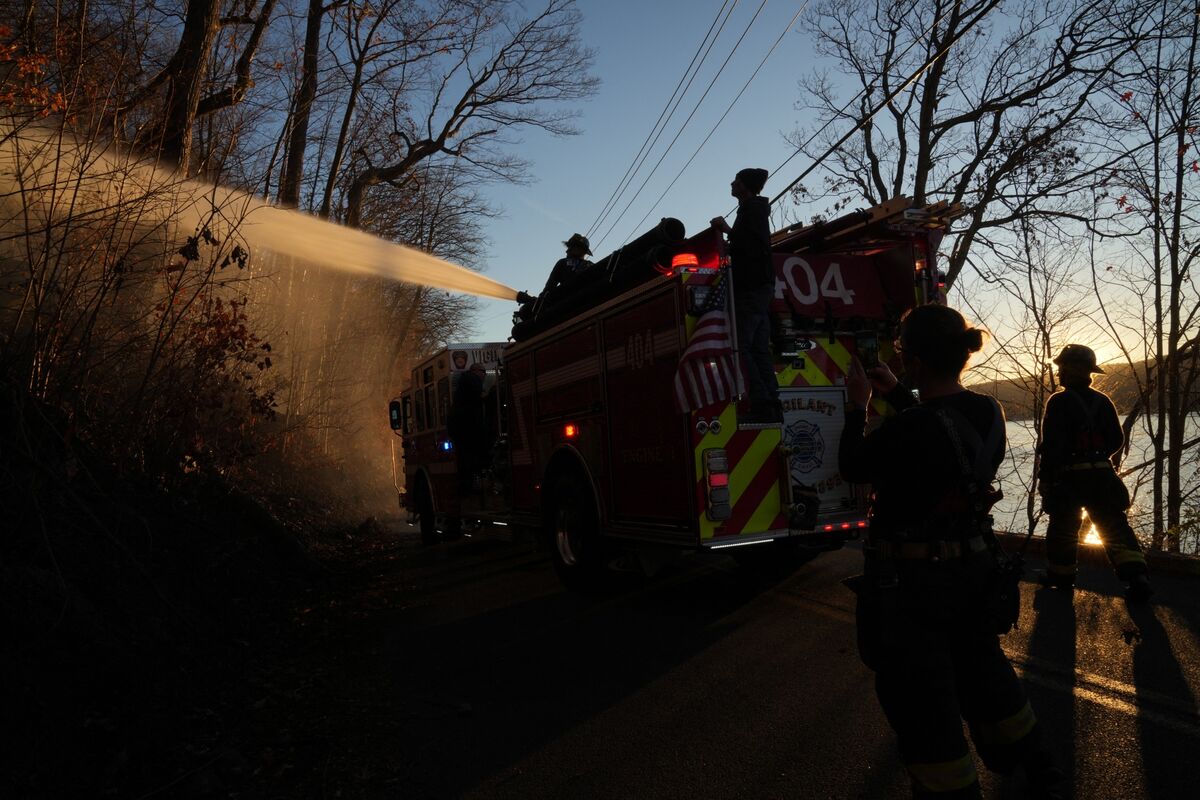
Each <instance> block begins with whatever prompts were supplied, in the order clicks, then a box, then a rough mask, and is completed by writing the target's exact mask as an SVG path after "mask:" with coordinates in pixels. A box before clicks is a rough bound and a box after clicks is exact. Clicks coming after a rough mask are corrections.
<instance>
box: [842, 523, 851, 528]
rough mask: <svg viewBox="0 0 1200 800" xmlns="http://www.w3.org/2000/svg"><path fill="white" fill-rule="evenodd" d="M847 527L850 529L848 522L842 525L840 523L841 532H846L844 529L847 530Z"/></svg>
mask: <svg viewBox="0 0 1200 800" xmlns="http://www.w3.org/2000/svg"><path fill="white" fill-rule="evenodd" d="M849 527H850V523H849V522H843V523H842V530H846V529H847V528H849Z"/></svg>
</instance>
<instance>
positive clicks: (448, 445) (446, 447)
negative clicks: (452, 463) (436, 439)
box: [442, 439, 454, 450]
mask: <svg viewBox="0 0 1200 800" xmlns="http://www.w3.org/2000/svg"><path fill="white" fill-rule="evenodd" d="M442 449H443V450H453V449H454V445H453V444H451V443H450V440H449V439H447V440H446V441H444V442H442Z"/></svg>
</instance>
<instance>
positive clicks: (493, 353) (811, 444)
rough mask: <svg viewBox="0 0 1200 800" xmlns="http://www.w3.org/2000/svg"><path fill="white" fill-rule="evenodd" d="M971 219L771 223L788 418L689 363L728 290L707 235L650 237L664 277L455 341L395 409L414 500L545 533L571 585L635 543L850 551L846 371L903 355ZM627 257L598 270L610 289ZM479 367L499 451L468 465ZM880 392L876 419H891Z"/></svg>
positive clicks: (786, 552)
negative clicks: (459, 423) (769, 414)
mask: <svg viewBox="0 0 1200 800" xmlns="http://www.w3.org/2000/svg"><path fill="white" fill-rule="evenodd" d="M957 212H958V210H957V208H955V207H947V206H945V205H944V204H938V205H933V206H928V207H924V208H919V209H918V208H913V207H912V206H911V202H910V201H909V200H908V199H907V198H896V199H894V200H891V201H889V202H887V203H885V204H883V205H881V206H877V207H875V208H872V209H868V210H866V211H860V212H855V213H854V214H850V215H847V216H845V217H841V218H839V219H837V220H833V221H831V222H826V223H821V224H814V225H810V226H793V227H791V228H787V229H784V230H781V231H779V232H777V233H776V234H774V235H773V237H772V248H773V250H774V253H775V256H774V260H775V268H776V292H775V300H774V302H773V305H772V309H771V322H772V352H773V354H774V360H775V371H776V376H777V379H778V382H779V386H780V400H781V402H782V406H783V421H782V423H777V422H775V423H772V422H762V421H761V418H759V417H751V416H749V415H748V414H746V413H744V412H745V411H746V408H745V405H744V401H743V405H742V407H741V409H739V403H738V399H737V398H736V397H734V396H731V395H732V394H733V392H732V391H731V389H733V388H734V387H733V386H731V385H730V384H731V383H732V381H731V380H730V378H731V376H730V375H729V373H728V371H726V372H722V370H721V369H718V368H717V366H718V365H717V363H716V361H715V360H714V361H712V362H711V363H710V364H709V366H711V367H713V369H712V370H710V372H709V375H710V378H712V380H710V381H708V382H706V383H704V385H698V384H697V383H696V381H695V378H694V374H693V373H689V372H688V371H687V370H686V369H684V367H685V365H687V364H688V363H689V362H690V361H691V360H692V359H694V357H695V356H694V353H693V352H691V351H689V344H690V343H691V342H692V341H693V336H694V335H696V329H697V325H698V323H700V321H701V319H702V318H703V317H704V315H705V314H706V313H707V312H708V311H710V310H711V309H712V305H713V304H712V303H711V302H710V301H711V300H712V299H713V297H712V293H713V292H717V291H731V289H729V288H728V287H727V286H726V287H722V284H721V281H722V278H723V276H724V274H725V272H726V270H725V269H723V268H722V267H721V264H720V252H719V249H717V247H715V246H714V245H715V234H714V233H713V232H711V231H706V232H705V233H702V234H700V235H698V236H695V237H692V238H691V239H680V240H678V241H672V242H669V243H668V244H666V245H659V246H656V247H655V248H652V250H651V251H649V252H651V255H652V258H650V259H649V260H648V264H649V266H647V263H646V262H647V260H646V259H643V263H642V267H641V268H642V269H644V270H649V271H650V275H649V276H646V275H642V276H640V277H638V278H637V280H635V281H634V285H632V286H631V287H630V288H627V289H625V290H624V291H619V292H617V293H615V294H614V295H613V296H610V297H603V295H602V294H600V293H597V292H591V290H589V292H590V293H591V294H592V296H593V299H595V297H596V295H598V294H599V296H600V297H601V299H600V300H599V302H594V303H593V304H592V305H591V306H590V307H587V308H581V309H580V308H573V309H571V313H569V314H567V315H565V316H564V315H562V314H560V315H559V316H558V317H556V316H555V315H554V314H547V315H546V317H547V318H548V322H547V323H546V324H543V325H532V326H530V325H528V324H526V325H524V326H522V325H518V326H517V327H516V328H514V335H516V334H517V333H518V332H519V333H520V336H518V337H517V338H518V339H519V341H515V342H509V343H483V344H463V345H450V346H448V347H447V348H446V349H445V350H443V351H440V352H438V353H436V354H435V355H433V356H432V357H430V358H429V359H427V360H426V361H425V362H423V363H421V364H418V365H417V366H416V367H415V368H414V369H413V372H412V383H411V385H410V386H409V387H408V389H407V390H406V391H405V392H404V393H403V394H401V396H400V397H399V398H398V399H397V400H395V401H393V402H392V404H391V424H392V428H393V429H394V430H396V431H397V433H399V434H400V436H401V455H402V457H401V458H398V459H396V460H394V463H395V465H396V470H395V477H396V483H397V488H398V490H399V491H400V498H401V505H402V506H403V507H405V508H407V509H409V510H410V511H411V512H412V513H413V514H414V515H415V516H416V517H417V518H418V519H419V522H420V527H421V533H422V537H423V538H424V540H425V541H426V542H432V541H435V540H436V539H437V537H438V536H439V534H440V533H441V534H449V535H454V534H456V533H458V532H459V531H461V530H462V526H464V525H468V526H470V527H472V528H479V527H480V526H482V527H495V528H504V529H507V530H510V531H513V530H519V529H525V530H530V531H534V532H536V533H537V534H539V535H540V538H541V540H542V541H543V542H545V543H546V544H547V545H548V550H549V552H550V554H551V558H552V559H553V562H554V565H555V569H556V570H557V572H558V574H559V576H560V577H561V578H562V579H563V581H564V583H566V584H567V585H568V586H572V587H576V586H581V585H585V584H590V583H594V582H595V581H596V580H598V579H599V578H600V576H601V574H602V573H603V572H604V571H605V569H606V568H607V567H609V566H610V565H612V564H613V563H614V562H616V561H618V560H620V559H621V558H622V557H623V556H625V555H627V554H629V553H642V554H645V553H647V552H653V551H655V550H657V551H660V552H661V551H663V550H724V549H728V550H729V552H730V553H731V554H733V555H738V556H743V557H745V558H746V559H747V560H759V559H762V560H769V561H774V560H776V559H779V558H780V557H786V556H800V557H807V556H810V555H812V554H814V553H817V552H820V551H822V550H829V549H835V548H837V547H840V546H841V545H842V544H843V543H844V541H845V540H846V539H848V538H851V537H855V536H857V535H858V532H859V529H861V528H864V527H865V526H866V507H867V501H868V491H867V490H866V488H865V487H860V486H854V485H850V484H847V483H845V482H843V481H842V479H841V478H840V476H839V474H838V469H837V447H838V438H839V436H840V434H841V429H842V424H843V417H844V405H845V398H846V395H845V376H846V372H847V369H848V367H849V365H850V363H851V360H852V359H853V358H856V357H857V358H859V359H860V360H862V361H863V362H864V363H866V364H870V363H872V362H873V361H874V360H875V359H879V360H883V361H888V360H890V359H892V358H893V357H894V353H893V349H892V341H893V339H894V338H895V335H896V331H897V326H898V323H899V320H900V316H901V315H902V314H903V313H904V312H905V311H906V310H907V309H909V308H912V307H913V306H915V305H918V304H921V303H927V302H938V301H939V300H940V299H941V286H940V281H939V278H938V272H937V270H936V269H935V266H934V264H933V256H934V253H935V250H936V247H937V243H938V241H939V240H940V238H941V236H942V235H943V233H944V232H945V230H946V227H947V225H948V222H949V220H950V219H952V218H953V217H954V216H955V215H956V214H957ZM639 241H640V240H639ZM628 248H630V245H627V246H626V249H628ZM614 257H616V258H615V261H614ZM623 257H624V256H622V255H621V251H618V253H615V254H614V255H613V256H610V257H609V258H607V259H604V260H603V261H602V262H598V263H597V265H596V268H594V269H595V272H596V273H597V274H599V275H600V276H601V278H604V275H605V272H606V271H607V275H608V281H609V283H611V281H612V278H613V276H614V275H616V274H618V273H619V272H620V270H621V268H622V267H621V266H619V262H621V259H622V258H623ZM635 262H636V259H635ZM624 264H625V266H626V267H628V264H629V259H628V258H625V262H624ZM635 265H636V264H635ZM592 288H594V287H592ZM723 307H724V308H726V309H728V308H731V307H732V303H729V304H727V305H724V306H723ZM729 322H732V321H729ZM733 327H734V326H733V325H732V324H730V325H729V326H728V328H729V329H730V335H731V331H732V328H733ZM729 344H730V349H731V354H732V351H734V350H735V349H736V346H737V343H736V341H733V340H732V336H731V341H730V343H729ZM733 357H734V358H736V355H735V354H734V355H733ZM715 358H716V357H715V356H714V359H715ZM476 362H478V363H480V364H481V365H482V366H483V367H484V368H485V370H486V379H485V381H484V384H483V387H482V389H483V392H484V412H483V413H484V417H485V422H484V424H483V426H482V427H483V433H482V436H483V437H484V441H483V442H482V447H481V448H479V451H481V452H483V453H484V457H483V458H477V457H473V458H472V459H471V466H469V467H467V469H468V470H469V471H470V473H471V474H469V475H468V474H464V472H463V469H462V466H463V464H464V462H463V458H462V454H461V452H459V451H461V450H462V449H463V445H462V443H460V442H455V441H454V440H453V438H452V437H451V435H450V430H449V427H448V422H449V420H450V418H451V416H452V414H453V409H452V407H451V403H452V397H453V396H454V394H453V393H454V389H455V386H456V383H457V381H458V380H459V379H460V376H461V375H463V374H464V372H465V371H467V370H468V369H469V368H470V366H471V364H473V363H476ZM731 363H736V361H733V362H731ZM722 375H723V376H724V377H725V378H726V380H724V381H722V380H721V376H722ZM733 377H735V376H733ZM722 384H723V385H722ZM874 402H875V406H874V408H873V409H872V412H873V414H874V415H875V416H879V415H884V414H887V413H890V409H888V408H887V406H886V404H885V403H883V401H881V400H876V401H874ZM739 411H741V412H742V413H739ZM752 420H753V421H752ZM401 460H402V462H403V463H402V465H401V464H400V461H401Z"/></svg>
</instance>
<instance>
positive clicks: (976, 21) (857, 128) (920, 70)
mask: <svg viewBox="0 0 1200 800" xmlns="http://www.w3.org/2000/svg"><path fill="white" fill-rule="evenodd" d="M990 11H991V9H990V8H989V9H987V10H985V11H984V12H983V13H982V14H980V15H979V16H978V17H976V18H975V19H974V20H972V21H971V22H970V23H968V24H967V25H966V26H965V27H964V28H962V29H961V30H960V31H959V32H958V33H957V34H955V35H954V36H953V37H952V38H951V39H950V41H949V42H947V43H946V44H945V46H944V47H942V49H941V50H939V51H938V52H937V53H936V54H935V55H934V56H933V57H932V58H930V59H929V60H928V61H926V62H925V63H924V64H922V65H921V66H920V68H918V69H917V71H916V72H914V73H913V74H911V75H909V76H908V79H907V80H905V81H904V83H902V84H901V85H900V86H898V87H896V89H895V90H893V91H892V92H891V94H889V95H888V96H887V97H885V98H884V99H883V102H882V103H880V104H879V105H877V106H876V107H875V108H873V109H872V110H871V113H869V114H868V115H867V116H866V117H864V118H863V119H860V120H859V121H858V122H857V123H856V124H855V125H854V127H853V128H851V129H850V130H849V131H847V132H846V133H845V135H843V136H842V138H840V139H838V140H837V141H836V142H834V143H833V144H832V145H830V146H829V148H828V149H827V150H826V151H825V152H824V153H822V154H821V155H820V156H819V157H818V158H817V159H816V160H815V161H813V163H812V164H810V165H809V166H808V169H806V170H804V171H803V172H801V173H800V175H799V176H798V177H797V178H796V179H795V180H793V181H792V182H791V183H789V184H788V185H787V186H785V187H783V190H782V191H781V192H780V193H779V194H777V195H775V196H774V197H772V198H771V205H775V203H776V201H778V200H779V198H781V197H783V196H784V195H785V194H787V193H788V192H789V191H790V190H791V188H792V187H793V186H795V185H796V184H797V183H799V182H800V181H802V180H804V179H805V178H806V177H807V176H808V175H809V173H811V172H812V171H813V170H814V169H816V168H817V167H818V166H820V164H821V162H822V161H824V160H825V159H826V158H828V157H829V156H830V155H832V154H833V153H835V152H837V150H838V148H840V147H841V146H842V145H843V144H845V143H846V142H847V141H848V140H849V139H850V137H851V136H853V135H854V134H856V133H858V132H859V131H860V130H862V128H863V126H865V125H866V124H867V123H868V122H870V121H871V120H872V119H874V117H875V115H876V114H878V113H879V112H880V111H882V110H883V109H884V108H885V107H887V106H888V105H890V104H891V102H892V101H893V100H895V99H896V97H898V96H899V95H900V93H901V92H903V91H904V90H905V89H907V88H908V87H909V86H911V85H912V84H913V83H915V82H916V80H917V78H919V77H921V75H922V74H924V72H925V71H926V70H928V69H929V68H930V67H932V66H933V65H934V64H936V63H937V62H938V61H939V60H941V59H942V58H943V57H944V56H945V55H946V53H948V52H949V51H950V48H951V47H953V46H954V45H955V44H957V43H958V40H959V39H961V38H962V37H963V36H965V35H967V33H968V32H969V31H971V30H973V29H974V28H975V26H976V25H978V24H979V22H980V20H982V19H983V18H984V17H986V16H987V15H988V13H989V12H990ZM939 21H940V18H939V19H938V20H934V23H933V25H932V26H930V30H932V29H933V26H935V25H937V23H938V22H939ZM915 41H916V40H914V43H915ZM910 47H911V45H910ZM905 52H907V50H906V51H905ZM874 89H875V84H871V86H870V87H868V88H867V89H864V90H862V91H860V92H859V93H858V95H855V98H854V99H852V100H851V101H850V102H849V103H847V104H846V105H845V106H843V107H842V110H843V111H844V110H845V109H847V108H849V107H850V103H853V102H854V100H855V99H857V98H858V96H859V95H863V94H869V93H870V92H872V91H874ZM839 113H840V112H839ZM832 121H833V119H832V118H831V119H830V120H829V121H828V122H826V123H825V125H822V126H821V129H820V130H818V131H817V132H816V133H814V134H813V135H812V136H810V137H809V138H808V140H807V141H806V142H805V143H804V144H802V145H801V146H800V147H799V148H797V149H796V152H794V153H792V154H791V155H790V156H788V157H787V159H786V160H785V161H784V162H783V164H780V165H779V167H777V168H776V171H778V170H780V169H783V167H784V166H785V165H786V164H787V163H788V161H791V160H792V159H793V158H795V157H796V156H797V155H799V154H800V152H801V151H802V150H803V149H804V148H805V147H807V146H808V144H809V143H810V142H812V140H813V139H814V138H816V136H818V135H819V134H820V133H821V131H823V130H825V128H826V127H828V126H829V125H830V123H832ZM731 213H732V212H731Z"/></svg>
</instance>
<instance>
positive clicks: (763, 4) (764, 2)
mask: <svg viewBox="0 0 1200 800" xmlns="http://www.w3.org/2000/svg"><path fill="white" fill-rule="evenodd" d="M766 5H767V0H762V2H761V3H759V6H758V10H757V11H755V12H754V16H753V17H751V18H750V22H748V23H747V24H746V28H745V30H743V31H742V35H741V36H739V37H738V40H737V41H736V42H734V43H733V47H732V48H730V50H729V55H727V56H726V57H725V60H724V61H723V62H721V66H720V67H719V68H718V69H717V73H716V74H715V75H713V77H712V81H711V82H710V83H709V84H708V88H707V89H705V90H704V94H702V95H700V99H699V100H697V101H696V105H695V106H693V107H692V112H691V113H690V114H688V118H687V119H685V120H684V121H683V124H682V125H680V126H679V130H678V131H676V132H675V138H673V139H672V140H671V142H670V144H668V145H667V149H666V150H663V152H662V155H660V156H659V157H658V161H656V162H655V164H654V167H653V168H652V169H651V170H650V174H649V175H647V176H646V179H645V180H643V181H642V185H641V186H639V187H638V188H637V191H636V192H634V193H633V197H631V198H629V202H628V203H626V204H625V207H624V208H623V209H621V213H620V214H618V215H617V218H616V219H615V220H613V223H612V224H611V225H609V226H608V230H607V231H605V232H604V235H603V236H601V237H600V242H603V241H604V240H605V239H607V238H608V235H609V234H610V233H612V230H613V228H615V227H616V226H617V223H618V222H620V221H621V219H622V218H623V217H624V216H625V214H626V212H628V211H629V207H630V206H632V205H633V203H634V201H636V200H637V198H638V195H640V194H641V193H642V190H643V189H645V188H646V184H647V183H649V182H650V179H651V178H652V177H654V173H655V172H657V171H658V168H659V166H660V165H661V164H662V162H663V159H664V158H666V157H667V153H670V152H671V148H672V147H674V146H675V142H677V141H679V137H680V136H681V135H682V134H683V132H684V130H685V129H686V128H687V126H688V123H689V122H691V121H692V117H694V116H696V112H697V111H699V110H700V106H701V104H703V103H704V99H705V98H706V97H708V93H709V92H711V91H712V88H713V86H715V85H716V82H717V79H718V78H720V77H721V73H722V72H724V71H725V67H726V66H728V64H729V61H730V59H732V58H733V55H734V53H736V52H737V49H738V47H740V46H741V44H742V40H744V39H745V38H746V34H748V33H749V32H750V28H751V27H753V26H754V22H755V21H756V20H757V19H758V15H759V14H761V13H762V10H763V8H765V7H766Z"/></svg>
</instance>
